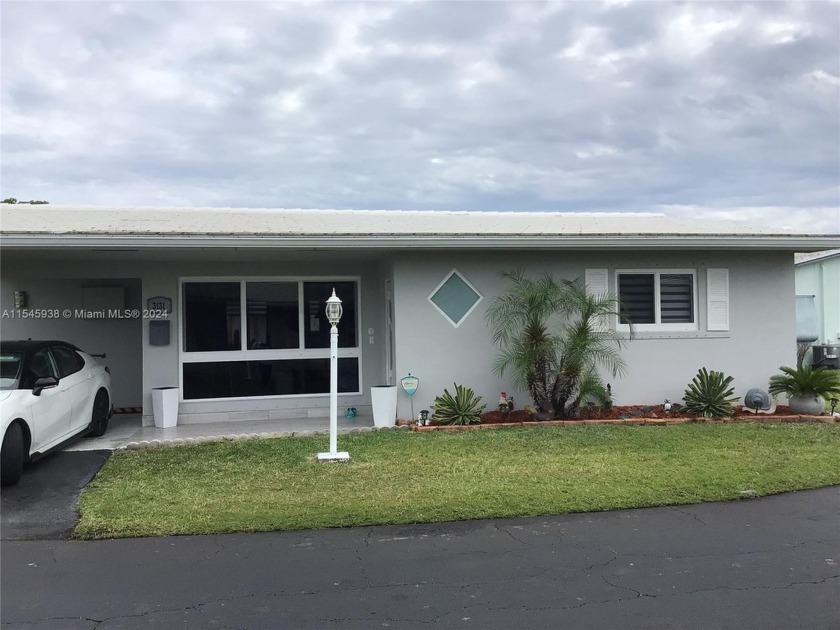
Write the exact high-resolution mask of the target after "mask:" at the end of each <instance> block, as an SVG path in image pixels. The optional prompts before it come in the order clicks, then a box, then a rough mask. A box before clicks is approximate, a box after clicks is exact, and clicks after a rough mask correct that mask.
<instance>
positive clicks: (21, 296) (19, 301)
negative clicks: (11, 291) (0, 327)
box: [15, 291, 26, 308]
mask: <svg viewBox="0 0 840 630" xmlns="http://www.w3.org/2000/svg"><path fill="white" fill-rule="evenodd" d="M15 308H26V291H15Z"/></svg>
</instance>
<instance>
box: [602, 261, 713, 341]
mask: <svg viewBox="0 0 840 630" xmlns="http://www.w3.org/2000/svg"><path fill="white" fill-rule="evenodd" d="M630 274H648V275H652V276H653V277H654V279H653V293H654V298H653V299H654V304H653V312H654V317H655V319H656V321H655V322H654V323H652V324H635V323H634V324H633V329H634V330H635V331H636V332H648V331H649V332H692V331H697V330H699V327H698V321H699V313H698V309H697V295H698V287H697V270H696V269H616V271H615V293H616V296H617V297H618V299H619V300H620V299H621V285H620V284H619V278H620V276H622V275H630ZM663 275H682V276H691V291H692V300H691V302H692V304H691V305H692V314H691V316H692V319H693V320H694V321H693V322H690V323H689V322H686V323H672V324H663V323H662V321H661V320H662V303H661V295H660V291H661V288H660V285H661V283H660V277H661V276H663ZM615 322H616V330H617V331H620V332H630V325H629V324H622V323H621V316H620V315H618V316H616V318H615Z"/></svg>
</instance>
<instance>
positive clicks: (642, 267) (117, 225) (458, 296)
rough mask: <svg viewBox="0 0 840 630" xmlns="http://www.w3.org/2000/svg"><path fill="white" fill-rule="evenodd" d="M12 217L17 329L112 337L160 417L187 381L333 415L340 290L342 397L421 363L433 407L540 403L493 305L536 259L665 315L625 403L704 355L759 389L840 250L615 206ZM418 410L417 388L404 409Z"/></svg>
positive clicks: (540, 265)
mask: <svg viewBox="0 0 840 630" xmlns="http://www.w3.org/2000/svg"><path fill="white" fill-rule="evenodd" d="M0 232H2V237H1V238H2V241H0V244H2V260H1V262H2V268H0V269H1V270H2V286H0V308H1V309H2V310H3V311H4V319H3V320H2V329H0V333H2V336H3V338H5V339H10V338H26V337H33V338H38V337H42V338H45V337H50V338H58V339H65V340H67V341H70V342H72V343H75V344H76V345H78V346H80V347H82V348H83V349H85V350H87V351H89V352H106V353H107V356H108V358H107V361H108V363H109V365H110V367H111V371H112V375H113V381H114V396H115V403H116V405H117V406H133V405H138V406H139V405H142V407H143V417H144V423H146V424H150V423H151V403H150V396H151V390H152V389H153V388H156V387H164V386H178V387H179V388H180V391H181V399H182V402H181V406H180V417H179V421H180V422H206V421H235V420H238V419H260V418H274V417H307V416H321V415H326V414H327V413H328V408H329V396H328V388H329V379H328V356H329V355H328V348H327V346H328V326H327V323H326V319H325V316H324V303H325V300H326V298H327V297H328V296H329V295H330V292H331V291H332V289H333V288H335V290H336V293H337V294H338V296H339V297H340V298H341V299H342V301H343V302H344V317H343V318H342V320H341V324H340V338H339V339H340V349H339V390H340V392H341V394H340V398H339V406H340V410H341V411H342V412H343V410H344V409H345V408H347V407H356V408H357V409H358V410H359V413H360V414H364V413H365V412H366V411H368V410H369V405H370V394H369V392H370V387H371V386H372V385H377V384H383V383H387V384H394V383H398V381H399V379H400V377H403V376H406V375H408V374H409V373H411V374H412V375H414V376H417V377H419V379H420V386H419V389H418V391H417V394H416V395H415V398H414V401H413V402H414V410H415V413H417V412H419V410H420V409H423V408H428V407H429V406H430V404H431V403H432V401H433V400H434V397H435V396H436V395H438V394H440V393H442V391H443V388H444V387H451V386H452V384H453V383H456V382H457V383H460V384H465V385H468V386H470V387H472V388H474V389H475V390H476V391H477V393H479V394H480V395H482V396H483V397H484V399H485V401H486V402H488V403H490V405H492V404H494V403H495V401H496V400H497V399H498V397H499V392H501V391H506V392H508V393H512V394H513V395H514V396H515V398H516V401H517V405H518V406H522V405H524V404H526V403H528V402H529V400H528V397H527V395H526V394H525V393H523V392H517V391H515V390H514V388H513V387H512V386H511V382H510V379H509V378H499V377H497V376H495V375H494V374H493V371H492V369H491V365H492V362H493V359H494V357H495V356H496V353H497V351H496V348H495V347H494V346H493V344H492V343H491V338H490V331H489V329H488V327H487V324H486V322H485V320H484V313H485V311H486V308H487V306H488V305H489V304H490V303H491V301H492V299H493V297H494V296H496V295H498V294H500V293H501V292H503V291H504V290H505V287H506V284H505V282H504V281H502V280H501V279H500V278H499V272H500V271H502V270H509V269H512V268H516V267H522V268H524V269H525V271H526V272H528V273H530V274H532V275H536V274H541V273H543V272H549V273H551V274H554V275H556V276H558V277H561V278H567V279H573V278H578V277H579V278H585V279H586V282H587V283H588V286H589V288H590V289H591V290H592V291H598V292H603V291H608V292H617V293H619V294H620V295H621V297H623V298H625V299H626V300H628V301H631V302H632V307H633V309H634V311H635V312H636V314H637V315H636V316H637V321H640V322H642V321H643V322H647V323H640V324H639V325H638V328H637V330H638V334H637V338H636V340H634V341H632V342H631V343H630V344H629V346H628V347H627V348H626V350H624V356H625V357H626V360H627V363H628V365H629V372H628V374H627V375H626V376H625V377H623V378H617V379H612V378H611V379H608V380H609V381H610V383H611V384H612V387H613V391H614V394H615V400H616V403H618V404H632V403H651V404H653V403H658V402H661V401H662V400H664V399H665V398H666V397H668V398H671V399H672V400H675V401H676V400H678V399H680V398H681V397H682V394H683V391H684V390H685V386H686V384H687V383H688V382H689V381H690V380H691V378H692V377H693V376H694V374H695V373H696V372H697V370H698V369H699V368H700V367H703V366H705V367H707V368H709V369H716V370H722V371H724V372H726V373H727V374H730V375H732V376H733V377H734V378H735V386H736V393H739V394H743V393H744V392H745V391H746V390H747V389H748V388H750V387H756V386H758V387H763V386H766V384H767V380H768V378H769V377H770V376H771V375H772V374H773V373H774V372H775V371H776V369H777V367H778V366H780V365H792V364H793V363H794V361H795V356H796V355H795V353H796V348H795V343H794V340H795V312H794V294H795V291H794V264H793V260H794V252H817V251H820V250H826V249H831V248H837V247H840V238H838V237H837V236H819V235H801V234H799V235H797V234H787V233H780V232H777V231H768V230H759V229H756V228H752V227H738V226H733V225H730V224H723V223H703V222H695V221H690V220H676V219H669V218H666V217H663V216H661V215H653V214H632V215H628V214H617V213H613V214H582V213H568V214H558V213H519V212H505V213H501V212H500V213H496V212H484V213H482V212H401V211H352V210H344V211H342V210H320V211H315V210H311V211H304V210H246V209H139V208H131V209H92V208H68V207H57V206H52V205H50V206H40V207H32V206H26V207H24V206H3V207H2V224H0ZM666 291H667V292H668V294H669V301H670V303H671V306H673V307H675V308H674V309H673V310H671V311H668V310H667V308H666V307H665V305H664V300H663V299H662V297H663V295H664V293H665V292H666ZM16 292H18V297H19V298H20V299H25V301H26V304H25V309H28V310H27V313H29V315H30V316H27V317H26V318H25V319H24V318H22V314H23V311H22V310H17V311H16V310H15V304H14V300H15V293H16ZM630 292H634V294H633V297H632V299H631V298H630V297H629V295H630ZM24 294H25V298H24ZM33 309H34V310H33ZM162 309H166V310H167V313H166V314H165V315H163V314H162V313H160V312H158V311H160V310H162ZM132 311H134V313H132ZM36 312H40V314H41V316H40V317H39V318H37V319H36V318H34V316H32V315H33V314H34V313H36ZM669 313H670V314H669ZM611 325H616V322H612V323H611ZM410 408H411V407H410V401H409V399H408V397H407V396H405V395H403V394H402V393H401V394H400V400H399V415H400V416H401V417H407V416H408V415H409V413H410Z"/></svg>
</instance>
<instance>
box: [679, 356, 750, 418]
mask: <svg viewBox="0 0 840 630" xmlns="http://www.w3.org/2000/svg"><path fill="white" fill-rule="evenodd" d="M732 381H733V378H732V377H731V376H726V375H725V374H724V373H723V372H716V371H715V370H712V371H711V372H710V371H708V370H707V369H706V368H705V367H702V368H700V369H699V370H698V371H697V375H696V376H695V377H694V378H693V379H692V381H691V383H689V384H688V388H687V389H686V390H685V393H684V394H683V400H684V401H685V404H684V405H683V408H684V409H685V410H686V411H690V412H692V413H699V414H700V415H702V416H703V417H705V418H723V417H724V416H731V415H732V412H733V411H734V409H735V408H734V404H735V403H736V402H737V401H738V397H737V396H734V395H733V392H734V391H735V390H734V388H732V387H730V385H731V384H732Z"/></svg>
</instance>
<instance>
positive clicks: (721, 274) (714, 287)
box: [706, 269, 729, 331]
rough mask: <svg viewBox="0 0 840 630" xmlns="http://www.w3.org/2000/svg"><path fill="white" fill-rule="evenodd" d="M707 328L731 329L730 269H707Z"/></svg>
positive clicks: (712, 329) (717, 329)
mask: <svg viewBox="0 0 840 630" xmlns="http://www.w3.org/2000/svg"><path fill="white" fill-rule="evenodd" d="M706 330H711V331H726V330H729V270H728V269H707V270H706Z"/></svg>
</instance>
